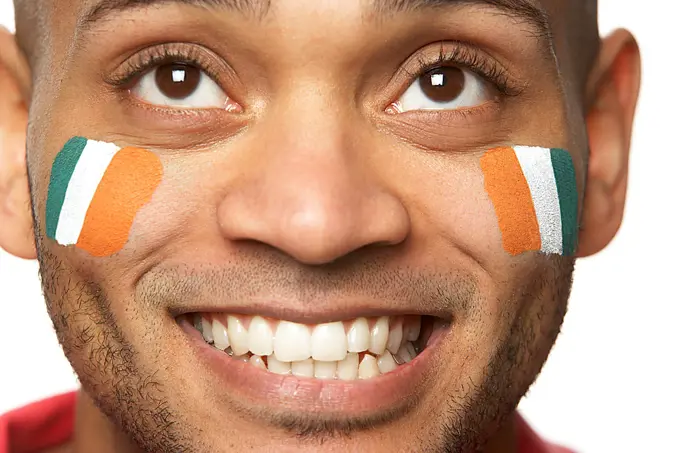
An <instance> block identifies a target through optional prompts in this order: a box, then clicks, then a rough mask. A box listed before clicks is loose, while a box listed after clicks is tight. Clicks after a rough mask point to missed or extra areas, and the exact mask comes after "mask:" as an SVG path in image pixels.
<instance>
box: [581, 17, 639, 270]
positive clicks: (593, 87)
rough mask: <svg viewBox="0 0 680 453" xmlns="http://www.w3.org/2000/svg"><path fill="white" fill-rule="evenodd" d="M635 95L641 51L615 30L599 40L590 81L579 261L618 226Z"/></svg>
mask: <svg viewBox="0 0 680 453" xmlns="http://www.w3.org/2000/svg"><path fill="white" fill-rule="evenodd" d="M639 91H640V50H639V48H638V45H637V42H636V41H635V38H634V37H633V36H632V35H631V34H630V32H628V31H626V30H617V31H615V32H614V33H612V34H611V35H610V36H608V37H607V38H605V39H604V40H603V41H602V43H601V49H600V54H599V57H598V60H597V63H596V64H595V67H594V68H593V71H592V72H591V74H590V78H589V81H588V93H587V96H588V100H589V105H590V109H589V111H588V113H587V117H586V124H587V128H588V138H589V142H590V155H589V158H588V176H587V181H586V187H585V190H586V192H585V202H584V207H583V215H582V218H581V232H580V235H579V246H578V250H577V253H576V255H577V256H578V257H585V256H589V255H593V254H595V253H597V252H599V251H600V250H602V249H603V248H604V247H606V246H607V245H608V244H609V243H610V242H611V240H612V239H613V238H614V236H615V235H616V233H617V231H618V230H619V227H620V226H621V221H622V219H623V211H624V205H625V201H626V187H627V184H628V158H629V153H630V140H631V133H632V128H633V118H634V116H635V107H636V105H637V99H638V93H639Z"/></svg>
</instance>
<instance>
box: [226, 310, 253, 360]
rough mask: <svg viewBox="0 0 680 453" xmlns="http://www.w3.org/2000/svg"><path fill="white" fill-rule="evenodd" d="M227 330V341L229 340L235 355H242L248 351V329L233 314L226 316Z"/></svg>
mask: <svg viewBox="0 0 680 453" xmlns="http://www.w3.org/2000/svg"><path fill="white" fill-rule="evenodd" d="M227 331H228V332H229V341H230V342H231V349H232V350H233V351H234V354H236V355H242V354H245V353H246V352H248V351H249V349H248V330H246V328H245V326H244V325H243V323H242V322H241V320H240V319H238V318H237V317H235V316H229V317H228V318H227Z"/></svg>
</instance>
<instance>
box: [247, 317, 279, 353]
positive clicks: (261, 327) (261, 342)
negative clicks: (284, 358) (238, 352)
mask: <svg viewBox="0 0 680 453" xmlns="http://www.w3.org/2000/svg"><path fill="white" fill-rule="evenodd" d="M248 349H249V350H250V352H252V353H253V354H255V355H270V354H271V353H272V352H274V334H273V333H272V329H271V327H269V323H268V322H267V321H265V320H264V319H263V318H262V317H260V316H255V317H254V318H253V319H252V320H251V321H250V326H248Z"/></svg>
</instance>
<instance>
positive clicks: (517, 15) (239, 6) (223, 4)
mask: <svg viewBox="0 0 680 453" xmlns="http://www.w3.org/2000/svg"><path fill="white" fill-rule="evenodd" d="M167 3H175V4H183V5H190V6H197V7H203V8H211V9H228V10H231V11H234V12H237V13H239V14H242V15H245V16H256V17H259V18H263V17H264V16H265V15H266V14H267V12H268V11H269V9H270V7H271V0H100V1H99V2H97V3H96V4H95V5H94V6H93V7H92V8H90V9H89V10H88V11H87V12H86V13H85V14H84V15H83V16H82V17H81V19H80V20H79V21H78V25H79V26H80V27H82V28H89V27H90V26H92V25H94V24H95V23H96V22H99V21H101V20H103V19H105V18H106V17H107V16H110V15H112V14H115V13H121V12H124V11H128V10H132V9H137V8H144V7H149V6H158V5H162V4H167ZM463 5H483V6H487V7H490V8H493V9H496V10H497V11H498V12H500V13H502V14H505V15H507V16H508V17H511V18H513V19H516V20H520V21H522V22H526V23H528V24H529V25H531V26H532V28H533V29H534V31H535V32H536V34H537V35H539V36H542V37H550V35H551V33H550V25H549V21H548V17H547V14H546V13H545V11H544V10H543V9H542V8H540V7H539V6H536V5H534V4H533V3H532V2H531V1H530V0H372V6H373V9H374V11H375V12H376V13H378V14H379V15H389V14H394V13H399V12H412V11H418V10H423V9H432V8H445V7H451V6H463Z"/></svg>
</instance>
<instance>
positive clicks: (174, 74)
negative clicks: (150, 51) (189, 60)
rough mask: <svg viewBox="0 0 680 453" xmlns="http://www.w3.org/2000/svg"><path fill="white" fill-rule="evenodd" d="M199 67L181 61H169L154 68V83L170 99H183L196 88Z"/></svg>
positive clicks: (199, 77) (199, 75)
mask: <svg viewBox="0 0 680 453" xmlns="http://www.w3.org/2000/svg"><path fill="white" fill-rule="evenodd" d="M200 81H201V71H200V69H198V68H196V67H194V66H190V65H188V64H183V63H170V64H166V65H163V66H159V67H158V69H156V85H158V89H159V90H160V91H161V93H163V95H165V96H167V97H169V98H170V99H185V98H187V97H189V96H191V94H193V92H194V91H196V88H198V83H199V82H200Z"/></svg>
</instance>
